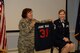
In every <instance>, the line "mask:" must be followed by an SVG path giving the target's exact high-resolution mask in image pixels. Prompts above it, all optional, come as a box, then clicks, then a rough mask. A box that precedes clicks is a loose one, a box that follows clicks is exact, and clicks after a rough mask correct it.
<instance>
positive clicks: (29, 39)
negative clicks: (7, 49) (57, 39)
mask: <svg viewBox="0 0 80 53" xmlns="http://www.w3.org/2000/svg"><path fill="white" fill-rule="evenodd" d="M32 17H33V15H32V9H30V8H25V9H24V10H23V11H22V19H21V20H20V22H19V29H20V33H19V38H18V52H19V53H34V24H35V22H36V21H37V20H36V19H33V18H32Z"/></svg>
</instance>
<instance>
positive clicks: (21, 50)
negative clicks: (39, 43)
mask: <svg viewBox="0 0 80 53" xmlns="http://www.w3.org/2000/svg"><path fill="white" fill-rule="evenodd" d="M18 53H34V47H33V46H32V45H30V46H26V47H25V46H20V47H18Z"/></svg>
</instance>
